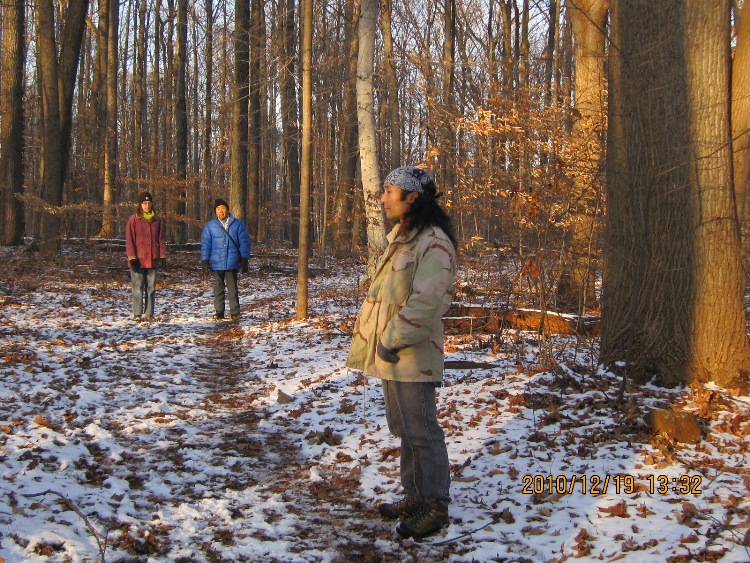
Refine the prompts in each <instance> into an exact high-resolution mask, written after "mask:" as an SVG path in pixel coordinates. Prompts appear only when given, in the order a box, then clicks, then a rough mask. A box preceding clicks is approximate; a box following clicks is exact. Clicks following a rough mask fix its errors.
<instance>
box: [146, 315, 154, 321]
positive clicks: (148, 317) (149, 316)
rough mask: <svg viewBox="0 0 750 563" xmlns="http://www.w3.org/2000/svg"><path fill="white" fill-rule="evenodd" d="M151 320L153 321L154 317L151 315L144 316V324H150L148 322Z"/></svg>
mask: <svg viewBox="0 0 750 563" xmlns="http://www.w3.org/2000/svg"><path fill="white" fill-rule="evenodd" d="M153 320H154V316H153V315H146V322H147V323H150V322H152V321H153Z"/></svg>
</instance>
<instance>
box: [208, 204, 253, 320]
mask: <svg viewBox="0 0 750 563" xmlns="http://www.w3.org/2000/svg"><path fill="white" fill-rule="evenodd" d="M214 211H215V212H216V218H215V219H212V220H211V221H209V222H208V223H207V224H206V226H205V227H203V234H202V235H201V263H202V265H203V272H204V273H207V272H208V270H209V269H210V270H212V271H213V276H214V309H215V310H216V314H215V315H214V319H216V320H219V319H223V318H224V307H225V305H224V296H225V295H226V296H227V298H228V300H229V314H230V316H231V319H232V320H233V321H238V320H239V318H240V298H239V295H238V293H237V271H238V270H241V271H242V273H243V274H246V273H247V267H248V259H249V258H250V234H249V233H248V232H247V227H245V223H243V222H242V221H241V220H240V219H237V217H235V216H233V215H232V214H231V213H229V204H228V203H227V202H226V201H224V200H223V199H217V200H216V202H215V203H214ZM225 287H226V291H225Z"/></svg>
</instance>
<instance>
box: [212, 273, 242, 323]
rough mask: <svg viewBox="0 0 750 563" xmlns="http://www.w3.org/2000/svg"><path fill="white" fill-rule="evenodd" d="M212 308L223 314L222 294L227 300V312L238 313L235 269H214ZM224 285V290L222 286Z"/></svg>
mask: <svg viewBox="0 0 750 563" xmlns="http://www.w3.org/2000/svg"><path fill="white" fill-rule="evenodd" d="M213 273H214V310H215V311H216V312H217V313H218V314H219V315H223V314H224V295H225V294H226V296H227V300H228V301H229V314H230V315H239V314H240V298H239V295H238V294H237V270H214V271H213ZM225 285H226V291H225V290H224V286H225Z"/></svg>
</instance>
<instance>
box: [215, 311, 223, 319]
mask: <svg viewBox="0 0 750 563" xmlns="http://www.w3.org/2000/svg"><path fill="white" fill-rule="evenodd" d="M223 318H224V313H216V314H215V315H214V320H215V321H220V320H222V319H223Z"/></svg>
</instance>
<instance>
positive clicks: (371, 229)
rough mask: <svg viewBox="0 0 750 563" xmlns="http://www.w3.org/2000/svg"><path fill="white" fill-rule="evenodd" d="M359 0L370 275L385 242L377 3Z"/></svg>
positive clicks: (360, 111)
mask: <svg viewBox="0 0 750 563" xmlns="http://www.w3.org/2000/svg"><path fill="white" fill-rule="evenodd" d="M360 1H361V4H360V5H361V8H360V17H359V26H358V33H359V55H358V58H357V122H358V124H359V154H360V162H361V169H362V188H363V190H364V196H365V217H366V220H367V276H368V277H372V274H373V273H374V271H375V264H376V262H377V259H378V257H379V256H380V254H381V253H382V252H383V249H384V248H385V245H386V240H385V224H384V221H383V211H382V208H381V205H380V171H379V170H378V155H377V139H376V133H375V131H376V129H375V109H374V105H375V104H374V98H373V86H372V77H373V69H374V66H375V22H377V11H378V3H377V1H376V0H360Z"/></svg>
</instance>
